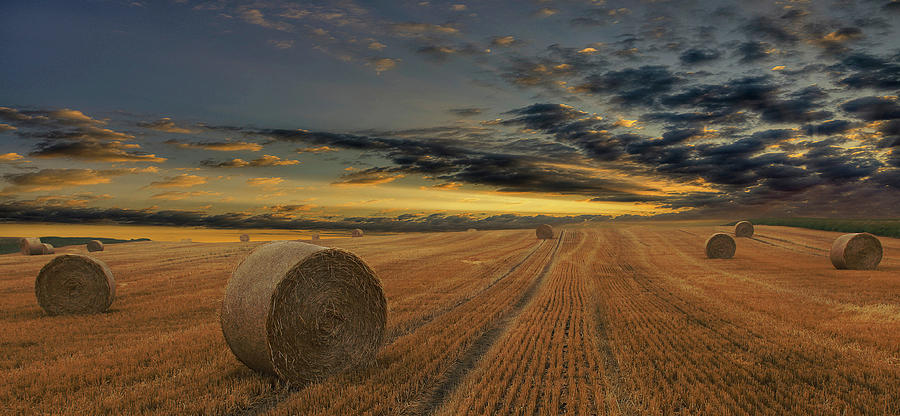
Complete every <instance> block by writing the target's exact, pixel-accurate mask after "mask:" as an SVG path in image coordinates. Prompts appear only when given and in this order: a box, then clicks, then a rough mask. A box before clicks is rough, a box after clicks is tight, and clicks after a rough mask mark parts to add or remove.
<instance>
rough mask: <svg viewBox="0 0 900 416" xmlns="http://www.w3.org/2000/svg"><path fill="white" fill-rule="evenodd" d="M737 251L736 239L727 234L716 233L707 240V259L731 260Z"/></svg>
mask: <svg viewBox="0 0 900 416" xmlns="http://www.w3.org/2000/svg"><path fill="white" fill-rule="evenodd" d="M735 249H737V245H735V243H734V238H731V236H730V235H728V234H725V233H715V234H713V235H712V236H710V237H709V239H707V240H706V257H709V258H711V259H730V258H732V257H734V251H735Z"/></svg>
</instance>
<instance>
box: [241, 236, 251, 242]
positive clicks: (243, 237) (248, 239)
mask: <svg viewBox="0 0 900 416" xmlns="http://www.w3.org/2000/svg"><path fill="white" fill-rule="evenodd" d="M240 238H241V242H242V243H246V242H248V241H250V236H249V235H247V234H241V237H240Z"/></svg>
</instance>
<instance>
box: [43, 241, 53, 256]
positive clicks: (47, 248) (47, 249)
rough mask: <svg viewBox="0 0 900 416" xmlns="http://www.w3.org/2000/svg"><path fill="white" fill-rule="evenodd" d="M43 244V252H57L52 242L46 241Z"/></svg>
mask: <svg viewBox="0 0 900 416" xmlns="http://www.w3.org/2000/svg"><path fill="white" fill-rule="evenodd" d="M41 245H42V246H43V250H42V252H41V254H53V253H56V249H55V248H53V244H50V243H44V244H41Z"/></svg>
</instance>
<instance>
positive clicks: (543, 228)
mask: <svg viewBox="0 0 900 416" xmlns="http://www.w3.org/2000/svg"><path fill="white" fill-rule="evenodd" d="M535 234H537V238H540V239H542V240H543V239H548V238H553V227H551V226H550V224H541V225H539V226H538V227H537V229H536V230H535Z"/></svg>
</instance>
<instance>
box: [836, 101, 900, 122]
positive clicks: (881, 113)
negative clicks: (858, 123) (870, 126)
mask: <svg viewBox="0 0 900 416" xmlns="http://www.w3.org/2000/svg"><path fill="white" fill-rule="evenodd" d="M841 109H842V110H844V111H846V112H848V113H850V114H852V115H854V116H856V117H858V118H860V119H862V120H866V121H878V120H892V119H897V118H900V105H898V104H897V100H896V99H895V98H888V97H862V98H857V99H854V100H850V101H847V102H845V103H844V104H842V105H841Z"/></svg>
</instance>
